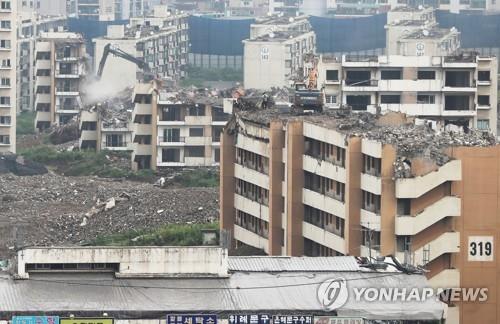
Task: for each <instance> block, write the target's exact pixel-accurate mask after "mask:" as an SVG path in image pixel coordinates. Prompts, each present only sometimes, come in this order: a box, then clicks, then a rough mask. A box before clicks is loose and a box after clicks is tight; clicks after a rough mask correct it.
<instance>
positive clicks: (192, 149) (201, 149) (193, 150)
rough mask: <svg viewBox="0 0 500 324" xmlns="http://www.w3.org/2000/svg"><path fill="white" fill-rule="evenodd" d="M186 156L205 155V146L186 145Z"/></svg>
mask: <svg viewBox="0 0 500 324" xmlns="http://www.w3.org/2000/svg"><path fill="white" fill-rule="evenodd" d="M184 152H185V155H186V157H205V146H186V148H185V149H184Z"/></svg>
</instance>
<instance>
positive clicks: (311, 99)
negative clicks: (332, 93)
mask: <svg viewBox="0 0 500 324" xmlns="http://www.w3.org/2000/svg"><path fill="white" fill-rule="evenodd" d="M306 84H307V85H306ZM294 105H295V108H296V109H300V110H314V111H318V112H321V111H323V105H324V99H323V92H322V91H321V90H319V89H318V67H317V61H316V60H314V61H313V67H312V68H311V69H310V70H309V73H308V77H307V80H306V82H296V83H295V95H294Z"/></svg>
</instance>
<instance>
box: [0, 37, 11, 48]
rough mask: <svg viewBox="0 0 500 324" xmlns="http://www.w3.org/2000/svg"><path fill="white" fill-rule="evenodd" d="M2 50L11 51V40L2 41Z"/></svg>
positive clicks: (0, 46)
mask: <svg viewBox="0 0 500 324" xmlns="http://www.w3.org/2000/svg"><path fill="white" fill-rule="evenodd" d="M0 48H6V49H10V40H8V39H2V40H0Z"/></svg>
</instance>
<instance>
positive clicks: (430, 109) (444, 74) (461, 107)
mask: <svg viewBox="0 0 500 324" xmlns="http://www.w3.org/2000/svg"><path fill="white" fill-rule="evenodd" d="M497 69H498V61H497V58H496V57H494V56H479V55H476V54H474V53H464V54H460V55H455V56H442V57H439V56H401V55H389V56H366V57H363V56H346V55H344V56H343V57H342V58H338V59H337V58H335V57H328V56H322V57H320V58H319V59H318V61H317V74H318V82H317V86H318V88H320V89H321V88H322V89H323V90H324V93H325V105H326V108H331V109H338V108H340V107H344V106H349V107H351V108H352V109H353V110H357V111H370V112H373V113H376V112H385V111H398V112H403V113H406V114H408V115H411V116H416V117H419V118H424V119H427V120H433V121H435V122H436V123H437V125H438V126H440V127H444V126H446V125H448V124H454V125H457V126H461V127H469V128H478V129H482V130H489V131H491V132H493V133H495V134H496V132H497V103H498V91H497V87H498V80H497V78H496V71H497Z"/></svg>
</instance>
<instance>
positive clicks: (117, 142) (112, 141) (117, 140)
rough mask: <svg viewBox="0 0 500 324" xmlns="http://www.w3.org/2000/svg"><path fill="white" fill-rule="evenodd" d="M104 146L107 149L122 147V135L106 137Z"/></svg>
mask: <svg viewBox="0 0 500 324" xmlns="http://www.w3.org/2000/svg"><path fill="white" fill-rule="evenodd" d="M106 146H107V147H124V146H125V141H124V140H123V135H122V134H109V135H106Z"/></svg>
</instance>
